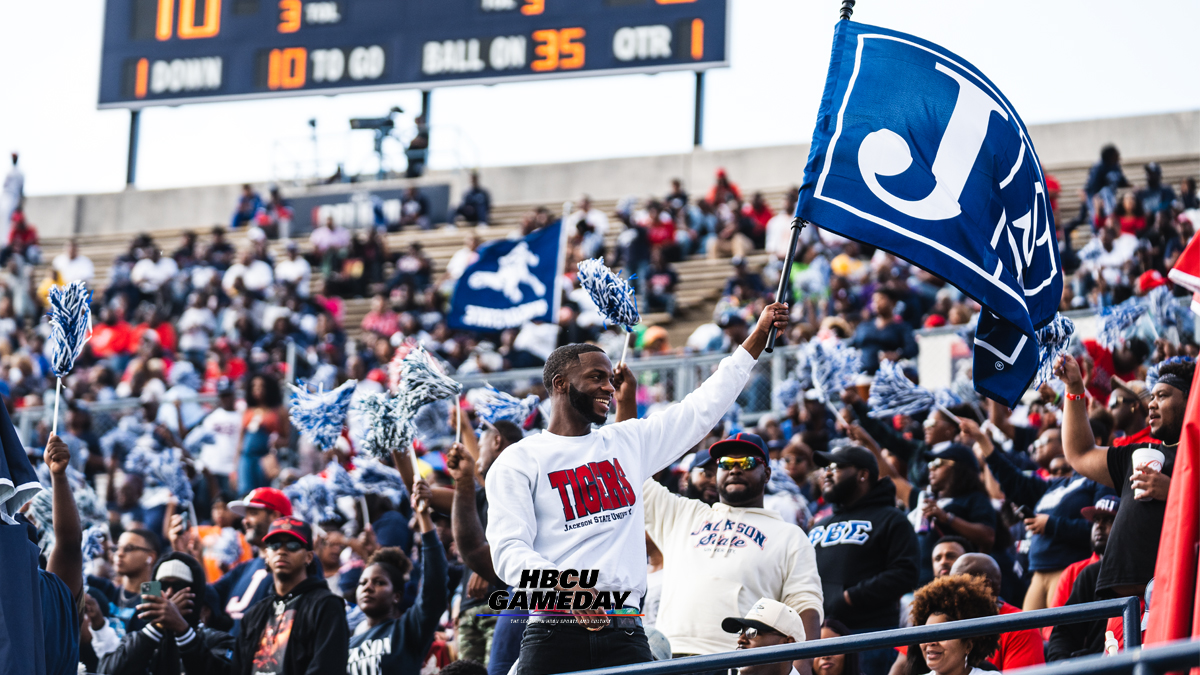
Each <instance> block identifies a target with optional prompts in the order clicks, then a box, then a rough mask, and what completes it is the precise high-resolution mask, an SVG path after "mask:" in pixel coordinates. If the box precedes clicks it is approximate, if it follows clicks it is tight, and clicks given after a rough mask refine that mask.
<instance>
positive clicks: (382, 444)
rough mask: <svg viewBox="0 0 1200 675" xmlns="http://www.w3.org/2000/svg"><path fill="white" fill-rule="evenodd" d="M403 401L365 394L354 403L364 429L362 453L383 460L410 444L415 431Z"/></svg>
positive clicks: (395, 397)
mask: <svg viewBox="0 0 1200 675" xmlns="http://www.w3.org/2000/svg"><path fill="white" fill-rule="evenodd" d="M404 403H405V401H404V399H403V398H402V397H400V396H391V395H389V394H388V393H387V392H380V393H375V394H367V395H366V396H363V397H362V398H359V399H358V400H357V401H355V402H354V406H353V407H354V410H355V412H357V413H359V414H360V415H361V416H362V417H361V419H362V422H363V424H364V425H366V427H367V431H366V434H365V435H364V436H363V442H362V449H363V451H364V452H366V453H367V454H368V455H370V456H372V457H375V458H378V459H382V458H384V457H387V456H388V455H389V453H391V451H392V450H404V449H406V448H408V446H410V445H411V444H412V439H413V438H414V437H415V435H416V431H415V430H414V429H413V428H412V421H411V420H410V419H409V418H410V417H411V415H410V414H408V413H407V412H406V410H405V408H404Z"/></svg>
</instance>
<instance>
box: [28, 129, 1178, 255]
mask: <svg viewBox="0 0 1200 675" xmlns="http://www.w3.org/2000/svg"><path fill="white" fill-rule="evenodd" d="M1029 131H1030V135H1031V136H1032V137H1033V139H1034V143H1035V145H1036V147H1037V148H1038V153H1039V154H1040V155H1041V158H1042V161H1043V163H1045V164H1046V166H1047V167H1050V168H1055V167H1060V166H1074V165H1080V164H1088V163H1091V162H1093V161H1095V158H1096V157H1097V156H1098V154H1099V149H1100V147H1101V146H1102V145H1104V144H1105V143H1116V144H1117V146H1118V147H1120V149H1121V152H1122V154H1123V155H1124V156H1125V157H1127V158H1150V157H1160V158H1166V157H1178V156H1183V155H1189V156H1196V155H1200V111H1189V112H1181V113H1165V114H1160V115H1145V116H1139V117H1123V118H1115V119H1102V120H1087V121H1080V122H1063V123H1057V124H1044V125H1038V126H1033V127H1030V130H1029ZM807 158H808V145H807V144H804V145H780V146H774V147H762V148H743V149H736V150H697V151H695V152H690V153H681V154H675V155H659V156H654V157H628V158H618V159H601V160H592V161H586V162H565V163H560V164H539V165H530V166H507V167H485V168H483V169H482V170H481V174H482V177H483V183H484V186H485V187H487V188H488V189H489V190H490V191H491V193H492V198H493V200H494V202H495V203H497V204H525V203H545V204H548V205H554V204H556V203H557V202H560V201H561V200H564V199H578V197H579V195H581V194H582V193H584V192H587V193H588V194H590V195H591V196H592V197H594V198H596V199H617V198H620V197H625V196H627V195H634V196H637V197H645V196H647V195H649V194H663V193H664V192H665V191H666V190H667V188H668V187H669V185H668V183H669V181H670V179H671V178H674V177H679V178H682V179H683V180H684V182H685V184H686V186H687V187H688V189H689V190H690V191H692V192H698V191H700V190H703V189H707V186H708V185H710V184H711V182H712V178H713V175H714V173H715V172H716V170H717V168H719V167H724V168H725V169H726V170H727V171H728V172H729V175H730V177H731V178H732V179H733V180H734V181H735V182H737V183H738V184H740V185H742V186H744V187H746V188H781V187H786V186H788V185H794V184H798V183H799V182H800V180H801V178H802V177H803V174H804V163H805V161H806V160H807ZM418 183H450V185H451V203H452V204H456V203H457V202H458V198H459V195H460V194H461V192H462V190H463V188H464V187H465V186H466V183H467V176H466V174H465V172H462V171H434V172H431V173H429V174H428V175H426V176H425V177H424V178H422V179H421V180H420V181H418ZM406 184H407V181H387V182H385V183H368V184H364V185H360V186H351V185H332V186H319V187H312V188H304V187H288V186H285V194H289V195H300V194H329V193H348V192H354V191H356V190H362V189H369V188H372V187H380V188H382V187H394V186H399V185H406ZM258 187H260V188H262V189H265V187H266V184H262V185H260V186H258ZM238 190H239V186H237V185H215V186H203V187H190V188H178V189H170V190H127V191H124V192H118V193H112V194H90V195H55V196H45V197H30V198H29V199H28V200H27V204H26V211H27V212H28V214H29V217H30V220H31V221H32V222H33V223H34V224H36V225H37V226H38V228H39V231H40V232H41V233H42V235H43V236H47V237H61V236H68V235H71V234H77V235H83V236H86V235H88V234H113V233H122V232H129V233H134V232H141V231H149V230H154V229H162V228H168V227H169V228H182V227H189V228H205V227H211V226H212V225H215V224H219V223H228V221H229V217H230V215H231V213H232V211H233V206H234V203H235V201H236V199H237V194H238Z"/></svg>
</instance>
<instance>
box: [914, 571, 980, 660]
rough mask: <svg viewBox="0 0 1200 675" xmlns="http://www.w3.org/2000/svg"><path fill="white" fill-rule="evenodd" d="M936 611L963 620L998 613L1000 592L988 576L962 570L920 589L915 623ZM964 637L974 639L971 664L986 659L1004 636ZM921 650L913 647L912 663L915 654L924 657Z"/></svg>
mask: <svg viewBox="0 0 1200 675" xmlns="http://www.w3.org/2000/svg"><path fill="white" fill-rule="evenodd" d="M934 614H943V615H945V616H946V618H948V619H950V620H951V621H962V620H963V619H978V618H981V617H985V616H996V615H997V614H999V609H998V608H997V607H996V596H995V595H993V594H992V588H991V586H989V585H988V582H987V580H986V579H984V578H983V577H976V576H971V575H968V574H959V575H956V576H948V577H941V578H940V579H934V580H933V581H931V582H929V583H928V584H926V585H925V586H923V587H922V588H920V589H919V590H917V593H916V595H915V596H914V597H913V604H912V619H913V625H914V626H923V625H925V622H926V621H928V620H929V617H930V616H933V615H934ZM964 639H966V640H968V641H969V642H970V643H971V649H970V650H969V651H968V652H967V665H969V666H971V667H975V666H978V665H979V664H980V663H983V660H984V659H986V658H987V657H989V656H991V654H992V652H994V651H996V647H998V646H999V645H1000V636H999V635H995V634H993V635H983V636H980V637H973V638H964ZM920 652H921V650H920V649H914V648H913V647H909V649H908V655H909V659H910V663H912V657H913V656H914V655H915V656H916V657H917V658H920V659H923V658H924V657H922V656H921V654H920Z"/></svg>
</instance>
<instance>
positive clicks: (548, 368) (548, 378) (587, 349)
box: [542, 342, 604, 391]
mask: <svg viewBox="0 0 1200 675" xmlns="http://www.w3.org/2000/svg"><path fill="white" fill-rule="evenodd" d="M592 352H600V353H601V354H603V353H604V350H603V349H601V348H599V347H597V346H596V345H591V344H588V343H586V342H580V343H576V344H571V345H564V346H562V347H559V348H558V349H555V350H554V351H553V352H550V358H548V359H546V365H545V367H543V368H542V384H544V385H546V389H549V390H551V391H553V389H554V378H555V377H557V376H559V375H564V374H566V372H567V368H570V367H571V366H572V365H574V364H576V363H579V355H580V354H590V353H592Z"/></svg>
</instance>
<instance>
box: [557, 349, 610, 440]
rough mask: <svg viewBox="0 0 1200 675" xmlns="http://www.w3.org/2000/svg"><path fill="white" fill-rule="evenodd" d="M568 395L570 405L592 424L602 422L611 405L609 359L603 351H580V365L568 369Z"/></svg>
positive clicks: (606, 417) (606, 416)
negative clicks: (581, 352)
mask: <svg viewBox="0 0 1200 675" xmlns="http://www.w3.org/2000/svg"><path fill="white" fill-rule="evenodd" d="M567 373H568V379H567V397H568V398H569V399H570V401H571V407H573V408H574V409H575V410H577V411H579V414H581V415H583V417H584V418H585V419H586V420H587V421H589V422H591V423H592V424H604V421H605V420H606V419H608V410H609V408H610V407H612V405H613V394H615V393H616V387H615V386H614V385H613V367H612V361H610V360H609V359H608V355H607V354H605V353H603V352H586V353H583V354H580V355H579V365H577V366H575V367H573V368H571V369H569V370H568V371H567Z"/></svg>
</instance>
